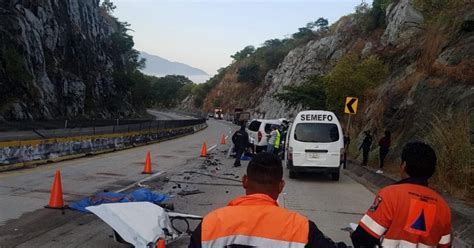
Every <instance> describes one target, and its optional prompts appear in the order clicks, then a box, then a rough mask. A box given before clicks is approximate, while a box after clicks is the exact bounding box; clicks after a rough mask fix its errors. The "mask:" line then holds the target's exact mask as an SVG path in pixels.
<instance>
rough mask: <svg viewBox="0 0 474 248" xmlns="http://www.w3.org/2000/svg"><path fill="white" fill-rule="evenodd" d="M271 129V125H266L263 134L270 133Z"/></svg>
mask: <svg viewBox="0 0 474 248" xmlns="http://www.w3.org/2000/svg"><path fill="white" fill-rule="evenodd" d="M271 127H272V124H266V125H265V133H271V131H272V130H271Z"/></svg>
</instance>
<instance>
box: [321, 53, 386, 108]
mask: <svg viewBox="0 0 474 248" xmlns="http://www.w3.org/2000/svg"><path fill="white" fill-rule="evenodd" d="M387 75H388V68H387V66H385V65H384V64H383V62H382V61H381V60H380V59H378V58H377V57H375V56H370V57H368V58H365V59H361V58H360V57H359V56H358V55H356V54H351V53H350V54H347V55H346V56H344V57H343V58H342V59H340V60H339V61H338V63H337V64H336V66H335V67H334V68H333V69H332V70H331V71H330V72H329V74H328V75H327V76H326V77H325V79H324V81H325V82H326V91H327V104H328V107H329V108H330V109H331V110H333V111H335V112H341V111H342V110H343V106H344V99H345V97H347V96H353V97H362V96H363V95H364V93H365V91H366V90H367V89H370V88H373V87H376V86H377V85H378V84H380V83H381V82H382V80H383V79H385V78H386V77H387Z"/></svg>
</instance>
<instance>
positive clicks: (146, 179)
mask: <svg viewBox="0 0 474 248" xmlns="http://www.w3.org/2000/svg"><path fill="white" fill-rule="evenodd" d="M163 173H165V172H164V171H159V172H157V173H155V174H153V175H150V176H147V177H145V178H143V179H142V180H140V181H138V182H136V183H132V184H130V185H128V186H127V187H125V188H123V189H119V190H117V191H115V193H121V192H124V191H125V190H129V189H131V188H133V187H135V185H140V184H141V183H143V182H146V181H148V180H151V179H153V178H155V177H157V176H160V175H162V174H163Z"/></svg>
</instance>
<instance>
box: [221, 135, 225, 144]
mask: <svg viewBox="0 0 474 248" xmlns="http://www.w3.org/2000/svg"><path fill="white" fill-rule="evenodd" d="M221 145H225V136H224V134H222V136H221Z"/></svg>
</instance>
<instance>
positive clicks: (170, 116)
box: [147, 109, 195, 120]
mask: <svg viewBox="0 0 474 248" xmlns="http://www.w3.org/2000/svg"><path fill="white" fill-rule="evenodd" d="M147 112H148V113H149V114H151V115H153V116H155V117H156V120H188V119H195V117H192V116H185V115H183V114H178V113H173V112H163V111H158V110H153V109H147Z"/></svg>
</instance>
